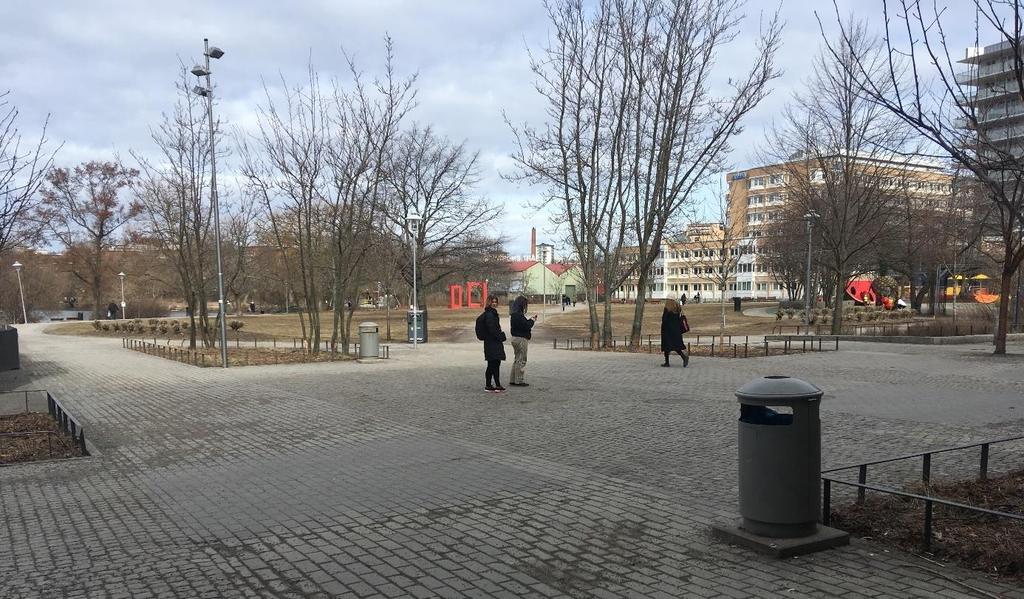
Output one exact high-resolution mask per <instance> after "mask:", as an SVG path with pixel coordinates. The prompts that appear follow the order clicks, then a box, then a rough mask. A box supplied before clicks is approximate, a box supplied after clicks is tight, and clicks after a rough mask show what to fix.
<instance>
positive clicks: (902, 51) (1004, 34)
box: [823, 0, 1024, 354]
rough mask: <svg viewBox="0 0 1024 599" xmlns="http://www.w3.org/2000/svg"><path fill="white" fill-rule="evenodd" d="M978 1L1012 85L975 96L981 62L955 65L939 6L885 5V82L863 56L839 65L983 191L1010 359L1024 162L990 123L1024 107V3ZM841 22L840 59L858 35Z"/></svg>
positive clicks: (899, 0) (1000, 330)
mask: <svg viewBox="0 0 1024 599" xmlns="http://www.w3.org/2000/svg"><path fill="white" fill-rule="evenodd" d="M971 4H972V6H973V9H974V13H975V15H976V18H977V24H976V27H975V44H976V45H977V44H978V39H979V37H980V35H981V28H982V26H984V27H986V28H987V29H988V30H989V31H990V32H991V35H992V36H993V38H994V39H993V40H992V41H994V42H996V43H994V44H992V45H991V46H987V47H986V48H985V49H984V50H985V51H988V52H992V53H993V54H994V55H995V54H996V53H1000V56H995V59H997V60H998V62H997V64H996V66H997V67H998V69H999V70H1000V71H1001V72H1003V73H1005V74H1006V76H1005V81H1000V82H998V83H996V84H995V86H994V87H990V88H988V89H987V90H985V91H980V90H979V91H975V90H974V89H973V87H974V84H975V82H976V77H977V75H978V73H979V72H980V71H979V65H978V62H976V61H974V62H972V64H971V66H970V67H960V68H957V67H955V66H954V59H953V58H952V56H953V55H952V54H951V53H950V48H949V46H948V45H947V40H948V37H947V35H946V28H945V25H946V23H948V19H949V18H950V17H949V16H948V15H947V14H946V11H945V8H944V7H940V6H939V5H938V4H937V3H931V4H928V3H922V2H920V0H882V15H883V18H884V23H885V25H884V38H883V39H884V47H885V56H886V61H887V62H886V64H885V68H884V69H882V72H883V74H884V77H883V78H879V77H878V76H877V75H878V69H877V68H876V66H875V60H874V59H873V58H871V57H864V56H862V53H861V52H855V53H853V54H852V57H851V58H852V60H850V61H847V62H845V63H844V64H843V65H842V66H843V67H844V68H845V69H847V70H848V76H849V77H850V78H851V79H853V80H854V81H855V82H856V83H857V85H858V92H859V93H860V94H862V95H864V96H865V97H866V98H868V99H869V100H870V101H871V102H873V103H874V104H875V105H877V106H878V107H880V108H883V109H885V110H887V111H888V112H889V113H891V114H892V115H893V116H894V117H896V118H898V119H899V120H900V121H902V122H903V123H905V124H906V125H908V126H910V127H912V128H913V129H914V130H915V131H916V132H917V133H918V134H920V135H921V136H922V137H923V138H925V139H926V140H927V141H928V142H930V143H931V144H932V146H933V147H935V148H936V151H937V152H939V153H941V154H942V155H943V156H947V157H949V158H951V159H952V160H954V161H956V162H957V163H958V164H960V165H961V166H962V167H963V168H965V169H966V170H967V171H969V172H971V173H972V174H973V176H974V177H976V178H977V180H978V182H979V184H980V185H982V186H983V187H984V188H985V189H986V191H987V193H988V197H989V201H990V204H991V210H990V211H989V219H988V221H987V225H988V226H987V227H986V229H987V230H986V232H985V237H986V239H987V240H991V241H992V242H994V243H996V244H998V246H999V250H1000V251H999V256H998V262H999V265H1000V267H1001V272H1000V297H999V312H998V326H997V328H996V333H995V353H997V354H1004V353H1006V332H1007V326H1008V322H1009V301H1010V296H1011V295H1012V287H1013V276H1014V274H1015V273H1016V272H1017V270H1018V268H1020V265H1021V263H1022V262H1024V236H1022V233H1024V163H1022V161H1021V146H1020V144H1019V142H1017V141H1014V139H1015V134H1014V133H1013V131H1012V129H1007V128H1003V129H1002V130H1000V129H999V128H993V127H991V124H990V122H991V120H992V119H993V118H999V117H1000V116H1013V115H1014V114H1015V111H1017V110H1019V106H1020V104H1021V103H1022V102H1024V46H1022V44H1024V3H1022V2H1021V1H1020V0H972V3H971ZM836 15H837V21H839V27H840V40H839V41H838V42H835V43H832V44H830V45H829V48H830V49H831V51H832V53H833V54H834V55H843V52H844V49H845V48H846V47H848V46H850V40H851V38H854V37H855V36H856V35H858V33H857V31H856V30H852V31H851V29H850V27H848V26H846V25H844V24H843V23H842V21H841V20H840V19H839V18H838V7H837V8H836ZM823 35H824V32H823ZM825 39H826V41H827V40H828V39H829V36H827V35H826V36H825ZM958 50H959V49H958ZM1002 54H1006V55H1005V56H1003V55H1002ZM968 58H971V57H970V56H968ZM961 70H962V71H966V72H960V71H961ZM988 96H991V97H993V98H995V97H998V96H1005V97H1006V99H1007V101H1005V102H1001V103H996V104H992V103H990V102H987V101H980V100H986V98H987V97H988Z"/></svg>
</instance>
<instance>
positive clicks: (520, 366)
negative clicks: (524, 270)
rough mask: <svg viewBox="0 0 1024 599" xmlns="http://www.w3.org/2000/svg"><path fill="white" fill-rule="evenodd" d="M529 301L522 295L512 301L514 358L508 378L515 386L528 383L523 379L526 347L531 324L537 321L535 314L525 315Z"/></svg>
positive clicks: (523, 385) (511, 319) (563, 306)
mask: <svg viewBox="0 0 1024 599" xmlns="http://www.w3.org/2000/svg"><path fill="white" fill-rule="evenodd" d="M529 305H530V301H529V300H528V299H526V298H525V297H523V296H521V295H520V296H519V297H517V298H516V300H515V301H514V302H512V317H511V318H510V321H511V324H512V350H513V351H514V352H515V359H514V360H513V362H512V376H511V377H510V378H509V383H508V384H509V385H515V386H516V387H529V386H530V383H527V382H526V381H524V380H523V370H525V369H526V349H527V348H528V347H529V346H530V336H531V334H532V333H531V331H532V330H533V325H534V323H535V322H536V321H537V315H536V314H534V315H533V318H527V317H526V307H527V306H529ZM562 309H563V310H564V309H565V302H564V301H563V302H562Z"/></svg>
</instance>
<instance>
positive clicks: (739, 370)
mask: <svg viewBox="0 0 1024 599" xmlns="http://www.w3.org/2000/svg"><path fill="white" fill-rule="evenodd" d="M40 329H41V327H40V326H36V325H32V326H29V327H25V330H24V334H23V335H21V334H20V338H21V343H22V350H23V352H24V353H23V359H22V366H23V367H22V370H20V371H11V372H4V373H0V389H29V388H45V389H48V390H49V391H50V392H51V393H52V394H54V395H55V396H56V397H58V399H59V400H60V401H61V402H62V403H64V404H65V405H66V406H67V407H68V408H69V409H70V410H71V411H72V413H74V414H75V415H76V416H77V417H78V418H79V419H80V420H81V421H82V423H83V424H84V426H85V428H86V430H87V434H88V436H89V439H90V442H91V443H92V444H94V445H95V446H96V447H97V448H98V449H99V455H98V456H96V457H92V458H87V459H83V460H76V461H74V462H66V463H60V464H55V463H54V464H31V465H21V466H15V467H11V468H4V469H0V514H2V515H3V517H4V522H5V526H4V527H2V528H0V596H17V597H55V596H67V597H73V596H83V597H84V596H89V597H102V596H131V597H146V596H154V597H195V596H211V597H214V596H216V597H338V596H342V597H343V596H351V597H356V596H359V597H366V596H380V595H383V596H394V597H398V596H411V597H436V596H451V597H463V596H488V597H500V596H509V597H523V596H526V597H530V596H538V597H556V596H567V597H580V596H594V597H627V596H635V597H671V596H708V597H710V596H732V597H769V596H828V595H830V594H831V595H833V596H844V597H847V596H848V597H906V596H914V595H915V594H916V595H918V596H948V597H959V596H964V595H970V594H971V593H970V592H969V591H970V588H971V587H974V588H979V589H984V590H985V591H986V592H989V593H991V594H996V595H1000V596H1004V597H1024V591H1022V589H1021V588H1019V587H1017V586H1015V585H1013V584H1011V583H1009V582H1005V581H998V580H991V579H988V578H986V577H984V576H982V575H980V574H977V573H972V572H967V571H964V570H960V569H957V568H946V569H944V570H943V572H944V575H945V576H946V578H943V577H935V576H931V575H929V574H928V573H926V572H922V571H921V570H920V569H915V568H914V567H912V565H913V563H914V561H913V560H914V558H909V557H908V556H905V555H903V554H901V553H899V552H889V553H883V552H880V551H879V550H878V549H877V547H874V546H871V545H868V544H860V543H855V544H854V545H853V546H851V547H847V548H842V549H838V550H832V551H828V552H824V553H822V554H818V555H815V556H807V557H805V558H802V559H799V560H786V561H774V560H770V559H767V558H764V557H762V556H759V555H756V554H752V553H750V552H746V551H744V550H742V549H738V548H734V547H730V546H728V545H724V544H720V543H716V542H715V541H713V540H712V539H711V537H710V535H709V534H708V532H707V528H708V524H709V523H710V522H713V521H716V520H721V519H724V518H730V517H734V516H735V512H736V466H735V464H736V446H735V441H736V439H735V437H736V428H735V427H736V424H735V421H736V417H737V414H738V408H737V404H736V401H735V398H734V396H733V395H732V394H733V392H734V390H735V389H736V388H738V387H739V386H741V385H742V384H744V383H746V382H747V381H748V380H750V379H752V378H754V377H756V376H761V375H765V374H774V373H780V372H781V373H785V374H790V375H793V376H799V377H801V378H804V379H806V380H809V381H811V382H814V383H816V384H818V385H819V386H821V387H822V388H823V389H825V391H826V395H825V398H824V400H823V402H822V423H823V428H824V436H823V439H824V443H823V458H824V462H825V465H826V467H828V466H837V465H843V464H847V463H853V462H857V461H862V460H867V459H871V458H877V457H884V456H888V455H895V454H901V453H906V452H909V451H918V450H923V449H927V448H934V447H942V446H948V445H953V444H957V443H965V442H973V441H978V440H983V439H990V438H995V437H1001V436H1008V435H1011V434H1021V433H1024V381H1021V380H1020V376H1019V369H1020V366H1021V365H1022V363H1024V362H1022V361H1021V360H1020V359H1019V356H1016V357H1014V356H1011V357H1009V358H1007V359H1005V360H1002V359H1001V360H994V359H992V358H990V357H988V356H987V355H986V354H987V352H988V351H990V349H989V348H988V347H985V346H948V347H937V348H916V347H909V348H905V347H901V346H892V345H887V344H849V345H850V347H849V348H846V347H844V348H843V349H842V350H841V351H840V352H830V353H821V354H802V355H791V356H780V357H772V358H767V359H756V360H755V359H751V360H709V359H694V361H693V362H692V363H691V366H690V368H687V369H685V370H683V369H661V368H657V367H656V366H657V363H658V359H657V357H654V358H652V357H651V356H646V355H630V354H601V353H590V352H567V351H554V350H551V349H550V346H549V345H547V347H545V345H546V344H544V343H541V342H538V343H536V344H535V347H534V348H531V352H530V355H531V361H530V379H531V387H529V388H526V389H515V390H514V391H512V392H510V393H508V394H507V395H505V396H501V397H500V398H498V397H495V396H485V395H481V394H480V393H479V389H478V388H477V382H478V380H479V374H480V372H479V371H480V370H481V366H482V360H481V359H480V355H479V348H478V347H477V346H476V345H475V344H469V345H459V344H427V345H425V346H423V347H421V348H419V349H417V350H416V351H412V350H409V349H407V348H402V347H396V348H394V350H393V358H392V359H391V360H388V361H385V362H382V363H380V364H375V365H374V366H373V367H372V368H370V367H367V366H364V365H359V364H354V363H329V364H313V365H282V366H275V367H264V368H232V369H228V370H223V369H213V368H211V369H197V368H193V367H189V366H185V365H182V364H177V363H173V362H167V361H164V360H161V359H159V358H155V357H150V356H146V355H143V354H138V353H134V352H129V351H126V350H123V349H121V347H120V342H119V341H112V340H107V339H90V338H63V337H54V336H50V335H45V334H42V333H41V332H40ZM19 333H21V331H20V332H19ZM1014 347H1016V346H1014ZM666 371H669V372H666ZM1021 447H1024V444H1022V445H1020V446H1017V447H1016V448H1009V447H1006V448H999V449H998V450H997V449H996V447H993V451H992V454H991V458H990V460H991V461H990V467H991V469H992V471H993V472H998V471H999V470H1000V469H1001V468H1002V469H1006V468H1008V467H1013V466H1016V465H1017V463H1016V462H1015V461H1014V458H1015V456H1018V455H1019V452H1020V449H1021ZM974 459H976V456H973V455H972V456H968V459H966V460H959V461H958V460H956V459H949V460H947V459H945V457H944V458H943V459H942V460H939V459H938V458H937V459H936V460H935V461H934V462H933V474H934V475H935V476H937V477H941V476H958V475H962V474H963V473H965V472H970V471H971V469H972V468H976V464H973V463H971V460H974ZM916 467H918V466H916V465H905V466H904V467H901V468H892V469H888V470H886V469H877V471H874V470H873V471H872V472H871V478H870V480H873V481H897V480H901V479H903V480H905V479H906V478H907V477H908V476H909V477H911V478H913V476H915V475H916V474H915V468H916ZM837 495H839V493H837ZM52 571H60V572H62V576H60V577H52V576H47V575H45V573H47V572H52ZM964 584H967V585H970V586H968V587H965V586H964Z"/></svg>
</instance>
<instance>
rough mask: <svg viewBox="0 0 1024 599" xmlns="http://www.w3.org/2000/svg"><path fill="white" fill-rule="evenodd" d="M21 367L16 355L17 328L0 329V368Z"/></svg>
mask: <svg viewBox="0 0 1024 599" xmlns="http://www.w3.org/2000/svg"><path fill="white" fill-rule="evenodd" d="M19 368H21V358H20V357H19V356H18V329H15V328H13V327H12V328H8V329H6V330H2V329H0V370H17V369H19Z"/></svg>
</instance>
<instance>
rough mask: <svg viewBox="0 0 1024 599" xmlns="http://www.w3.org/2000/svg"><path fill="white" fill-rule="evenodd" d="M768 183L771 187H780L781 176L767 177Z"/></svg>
mask: <svg viewBox="0 0 1024 599" xmlns="http://www.w3.org/2000/svg"><path fill="white" fill-rule="evenodd" d="M768 183H769V184H771V185H782V175H771V176H770V177H768Z"/></svg>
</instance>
